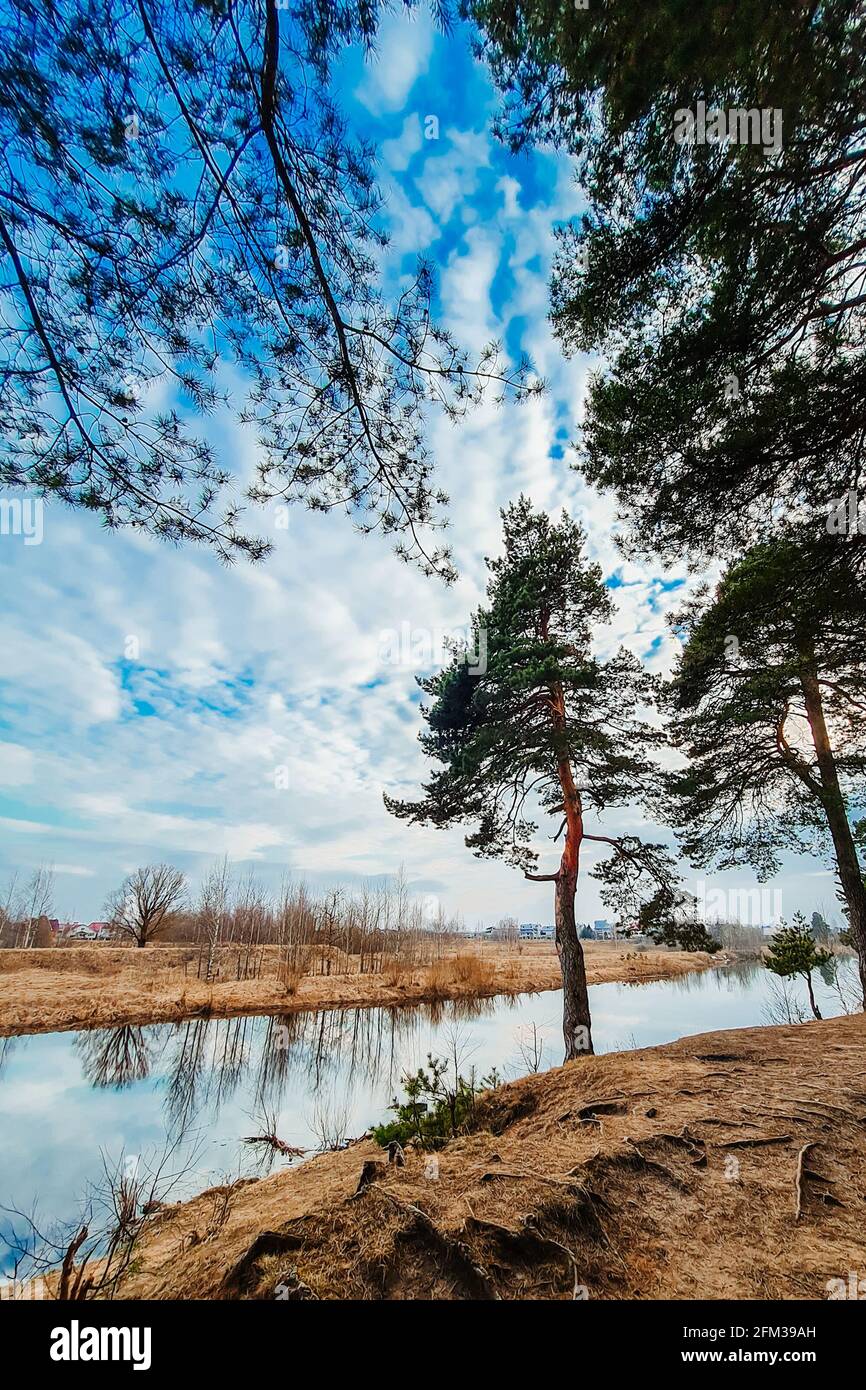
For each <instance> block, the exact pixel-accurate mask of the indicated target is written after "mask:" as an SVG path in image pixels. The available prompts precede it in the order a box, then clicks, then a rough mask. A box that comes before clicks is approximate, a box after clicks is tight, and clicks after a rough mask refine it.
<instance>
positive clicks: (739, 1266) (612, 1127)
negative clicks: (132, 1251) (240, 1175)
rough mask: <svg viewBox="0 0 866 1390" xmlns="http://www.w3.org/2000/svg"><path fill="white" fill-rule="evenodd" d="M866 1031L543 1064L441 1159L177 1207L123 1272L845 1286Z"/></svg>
mask: <svg viewBox="0 0 866 1390" xmlns="http://www.w3.org/2000/svg"><path fill="white" fill-rule="evenodd" d="M864 1047H866V1017H864V1015H863V1014H856V1015H851V1016H848V1017H845V1016H843V1017H839V1018H834V1019H829V1020H826V1021H823V1022H811V1023H806V1024H800V1025H796V1026H784V1027H765V1028H743V1029H731V1030H725V1031H722V1032H716V1033H705V1034H701V1035H697V1036H693V1037H688V1038H683V1039H681V1040H680V1041H678V1042H675V1043H671V1044H667V1045H665V1046H662V1047H652V1048H644V1049H641V1050H639V1051H635V1052H616V1053H609V1054H607V1055H605V1056H601V1057H588V1058H586V1059H581V1060H579V1061H576V1062H573V1063H570V1064H569V1065H567V1066H565V1067H560V1068H557V1069H556V1070H553V1071H549V1072H547V1073H545V1074H543V1075H536V1076H530V1077H526V1078H524V1079H522V1080H519V1081H515V1082H513V1083H511V1084H510V1085H507V1086H504V1087H500V1088H499V1089H498V1090H496V1091H495V1092H491V1093H490V1094H489V1096H487V1097H486V1098H484V1099H483V1100H482V1102H481V1103H480V1106H479V1112H478V1116H477V1120H476V1124H475V1127H474V1129H473V1132H472V1133H470V1134H467V1135H466V1136H464V1137H461V1138H458V1139H456V1140H453V1141H452V1142H451V1143H449V1144H448V1145H447V1146H446V1147H445V1148H444V1149H443V1150H441V1151H440V1153H439V1154H438V1177H437V1178H435V1179H431V1178H430V1177H429V1176H427V1174H429V1172H430V1168H429V1166H428V1162H427V1156H426V1155H424V1154H422V1153H420V1152H416V1151H413V1150H411V1149H410V1150H408V1151H407V1154H406V1163H405V1166H403V1167H397V1166H395V1165H388V1164H386V1163H385V1155H384V1153H383V1151H382V1150H381V1149H379V1148H378V1147H377V1146H376V1145H374V1144H373V1143H372V1142H371V1141H369V1140H362V1141H359V1142H358V1143H357V1144H354V1145H352V1146H351V1147H350V1148H348V1149H346V1150H343V1151H341V1152H338V1153H333V1154H324V1155H322V1156H320V1157H318V1158H315V1159H312V1160H310V1161H309V1162H308V1163H305V1164H303V1165H302V1166H301V1167H300V1168H297V1169H295V1170H290V1171H285V1172H282V1173H279V1174H276V1175H274V1176H272V1177H269V1178H263V1179H260V1180H258V1181H249V1180H245V1181H242V1182H240V1183H237V1184H235V1185H233V1186H232V1187H229V1188H222V1189H216V1190H214V1189H211V1190H210V1191H208V1192H206V1193H203V1194H201V1195H200V1196H198V1197H196V1198H195V1199H194V1200H192V1201H189V1202H186V1203H182V1204H178V1205H177V1206H169V1207H166V1208H164V1209H163V1210H162V1211H161V1212H159V1213H158V1214H157V1215H156V1216H155V1217H154V1218H153V1220H152V1222H151V1223H149V1225H148V1227H147V1228H146V1232H145V1235H144V1237H143V1240H142V1243H141V1245H140V1247H139V1248H138V1250H137V1252H136V1267H135V1272H134V1273H130V1274H129V1275H128V1276H127V1277H126V1278H125V1280H124V1282H123V1284H122V1286H121V1288H120V1289H119V1290H118V1293H119V1294H120V1296H123V1297H131V1298H207V1299H213V1298H238V1297H247V1298H249V1297H253V1298H274V1297H289V1298H300V1297H304V1298H309V1297H315V1298H322V1299H358V1298H360V1299H381V1298H385V1299H392V1298H393V1299H404V1298H408V1299H466V1298H470V1299H478V1298H481V1299H489V1298H502V1299H548V1298H552V1299H571V1298H572V1297H574V1296H575V1295H576V1296H577V1297H579V1298H584V1297H586V1298H590V1299H596V1298H601V1299H708V1298H728V1299H759V1298H780V1299H816V1298H817V1299H824V1298H827V1297H828V1296H830V1293H831V1292H832V1291H833V1290H834V1289H835V1290H836V1296H839V1295H838V1290H839V1288H840V1287H841V1286H842V1284H843V1283H846V1284H847V1281H848V1278H849V1271H850V1270H852V1269H853V1270H858V1269H859V1270H862V1268H863V1258H864V1255H863V1237H862V1214H863V1210H864V1203H866V1065H864V1056H866V1053H864ZM371 1164H375V1165H377V1166H375V1167H372V1168H371V1167H370V1166H369V1165H371ZM365 1169H366V1174H367V1180H366V1182H363V1183H361V1184H360V1191H359V1182H360V1180H361V1177H362V1172H364V1170H365ZM217 1207H219V1209H220V1210H221V1211H222V1212H223V1213H224V1216H223V1219H222V1220H221V1224H220V1225H219V1228H218V1229H216V1230H213V1229H212V1222H213V1212H214V1210H215V1209H216V1208H217ZM209 1223H210V1224H209ZM834 1280H835V1281H840V1282H839V1283H835V1284H834V1283H833V1281H834Z"/></svg>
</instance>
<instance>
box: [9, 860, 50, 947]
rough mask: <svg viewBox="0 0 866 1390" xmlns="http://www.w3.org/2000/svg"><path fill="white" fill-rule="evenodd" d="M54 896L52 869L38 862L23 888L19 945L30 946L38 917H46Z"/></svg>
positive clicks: (34, 937)
mask: <svg viewBox="0 0 866 1390" xmlns="http://www.w3.org/2000/svg"><path fill="white" fill-rule="evenodd" d="M53 897H54V870H53V869H49V868H46V867H45V865H44V864H40V865H39V868H38V869H34V870H33V873H32V874H31V875H30V878H29V879H28V880H27V886H26V888H25V889H24V901H23V904H22V910H21V913H20V921H19V926H18V941H17V944H18V945H19V946H32V945H33V944H34V941H35V940H36V934H37V927H38V925H39V921H40V918H43V917H45V918H47V917H48V914H49V913H50V911H51V903H52V899H53Z"/></svg>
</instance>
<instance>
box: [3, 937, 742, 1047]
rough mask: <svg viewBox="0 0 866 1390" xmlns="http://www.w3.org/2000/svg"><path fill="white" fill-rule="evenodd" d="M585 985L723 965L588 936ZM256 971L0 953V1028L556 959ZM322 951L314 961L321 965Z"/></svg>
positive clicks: (409, 989) (160, 1018)
mask: <svg viewBox="0 0 866 1390" xmlns="http://www.w3.org/2000/svg"><path fill="white" fill-rule="evenodd" d="M586 948H587V949H586V962H587V977H588V979H589V982H590V983H591V984H602V983H606V982H610V981H615V980H627V981H632V982H639V981H646V980H659V979H664V978H667V977H669V976H673V975H681V974H685V973H686V972H688V971H691V970H702V969H706V968H707V967H708V966H710V965H712V964H716V965H718V964H720V963H721V961H720V958H719V957H715V958H711V957H709V956H706V955H703V954H702V953H695V954H693V955H687V954H685V953H684V952H681V951H664V950H652V951H647V952H645V953H642V954H636V953H634V952H630V951H628V950H626V949H624V948H623V947H621V946H618V945H616V944H615V943H607V942H588V943H586ZM260 953H261V959H262V973H261V975H260V976H259V978H257V979H247V980H244V979H241V980H237V979H235V978H234V977H233V974H234V972H233V968H232V958H231V956H230V954H227V955H226V957H225V960H224V964H225V970H224V972H223V975H222V976H221V978H218V979H217V980H215V981H212V982H207V981H206V980H203V979H197V978H196V973H195V969H196V957H197V955H198V952H197V950H196V948H195V947H184V946H160V945H153V946H148V947H147V948H146V949H144V950H137V949H135V948H131V949H130V948H123V947H111V946H103V945H100V946H76V947H61V948H53V949H46V950H29V951H15V950H12V951H0V1036H2V1035H9V1034H11V1033H39V1032H50V1031H56V1030H60V1029H70V1028H82V1027H116V1026H118V1025H119V1024H122V1023H158V1022H165V1021H168V1020H172V1019H178V1018H188V1017H194V1016H196V1015H212V1016H214V1017H228V1016H230V1015H236V1014H244V1013H277V1012H286V1010H290V1011H293V1010H297V1009H327V1008H352V1007H355V1006H357V1007H363V1006H368V1005H377V1004H382V1005H393V1004H409V1003H421V1002H424V1001H427V1000H435V999H446V998H450V999H460V998H472V997H476V998H483V997H489V996H491V995H495V994H520V993H528V992H532V991H537V990H546V989H558V988H559V985H560V973H559V961H558V958H557V955H556V950H555V947H554V946H553V944H552V943H547V942H538V943H531V944H528V945H527V944H524V945H521V946H518V947H513V946H512V947H509V946H507V945H504V944H502V945H500V944H497V943H489V942H485V943H484V944H483V946H480V945H479V946H477V947H475V946H473V947H467V948H464V949H462V950H453V949H451V950H448V951H446V952H445V953H443V955H442V956H441V958H439V959H437V960H434V961H433V962H431V963H430V964H429V965H426V966H425V965H411V964H407V963H406V962H404V961H401V960H399V959H398V958H386V959H385V960H384V961H383V962H382V969H381V970H380V971H379V972H376V973H365V974H360V973H358V969H357V960H355V959H353V958H352V957H346V956H345V955H344V954H343V953H342V952H339V953H337V952H335V953H334V958H333V959H332V958H331V957H328V960H327V965H328V968H329V970H330V973H327V974H325V973H308V974H305V975H300V974H299V973H298V972H297V971H290V972H289V974H288V975H287V976H285V977H281V968H282V967H281V958H280V951H279V948H278V947H276V946H266V947H263V948H260ZM317 960H318V957H314V958H311V961H310V968H311V969H312V970H317V969H320V967H319V966H318V965H317Z"/></svg>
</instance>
